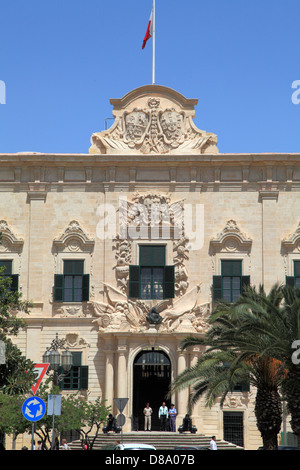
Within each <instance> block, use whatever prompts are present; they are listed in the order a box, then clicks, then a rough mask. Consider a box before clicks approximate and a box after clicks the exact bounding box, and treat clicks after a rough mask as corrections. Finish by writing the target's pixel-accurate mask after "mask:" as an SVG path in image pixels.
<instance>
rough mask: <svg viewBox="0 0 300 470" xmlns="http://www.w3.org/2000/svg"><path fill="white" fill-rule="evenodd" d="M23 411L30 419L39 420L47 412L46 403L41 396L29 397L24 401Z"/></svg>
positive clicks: (25, 416)
mask: <svg viewBox="0 0 300 470" xmlns="http://www.w3.org/2000/svg"><path fill="white" fill-rule="evenodd" d="M22 413H23V416H24V418H26V419H28V421H39V419H42V417H43V416H44V414H45V413H46V404H45V402H44V401H43V400H42V399H41V398H39V397H30V398H27V400H25V401H24V403H23V406H22Z"/></svg>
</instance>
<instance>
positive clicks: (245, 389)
mask: <svg viewBox="0 0 300 470" xmlns="http://www.w3.org/2000/svg"><path fill="white" fill-rule="evenodd" d="M241 392H250V383H249V382H243V383H241Z"/></svg>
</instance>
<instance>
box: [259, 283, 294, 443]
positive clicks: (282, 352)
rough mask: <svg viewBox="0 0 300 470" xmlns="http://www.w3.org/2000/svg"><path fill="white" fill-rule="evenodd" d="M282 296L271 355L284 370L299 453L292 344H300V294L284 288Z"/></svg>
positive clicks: (272, 332)
mask: <svg viewBox="0 0 300 470" xmlns="http://www.w3.org/2000/svg"><path fill="white" fill-rule="evenodd" d="M282 292H283V299H284V301H283V308H282V312H281V315H279V316H276V317H275V318H274V319H273V321H272V322H270V323H269V324H268V329H267V334H268V337H269V341H270V348H269V354H270V355H272V356H273V357H275V358H277V359H278V360H280V361H281V362H282V364H283V367H284V369H285V375H284V377H283V380H282V393H283V397H284V399H285V400H286V402H287V408H288V411H289V413H290V415H291V421H290V423H291V427H292V430H293V432H294V433H295V434H296V436H297V439H298V448H299V449H300V365H299V364H298V361H295V358H294V355H293V353H294V352H295V350H294V348H293V344H294V342H295V341H299V340H300V291H299V289H297V288H291V287H284V288H283V289H282Z"/></svg>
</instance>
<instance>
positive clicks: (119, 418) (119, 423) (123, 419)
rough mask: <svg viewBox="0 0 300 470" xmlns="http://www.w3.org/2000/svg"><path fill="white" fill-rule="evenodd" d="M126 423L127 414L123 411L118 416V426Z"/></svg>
mask: <svg viewBox="0 0 300 470" xmlns="http://www.w3.org/2000/svg"><path fill="white" fill-rule="evenodd" d="M125 423H126V418H125V416H124V415H123V414H122V413H121V414H120V415H118V416H117V425H118V426H124V424H125Z"/></svg>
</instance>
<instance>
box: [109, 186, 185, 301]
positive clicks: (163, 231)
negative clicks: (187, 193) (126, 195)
mask: <svg viewBox="0 0 300 470" xmlns="http://www.w3.org/2000/svg"><path fill="white" fill-rule="evenodd" d="M183 203H184V200H183V199H181V200H178V201H175V202H171V197H170V195H169V194H158V193H146V194H140V193H138V192H136V193H134V194H133V197H132V199H131V201H127V200H123V201H122V207H121V210H120V211H119V228H120V233H119V234H118V235H117V236H116V237H115V238H114V240H113V241H114V245H113V248H114V249H115V251H116V261H117V262H116V265H115V266H114V269H115V272H116V280H117V287H118V288H119V289H120V290H121V291H122V292H123V293H124V294H125V293H126V292H127V285H128V276H129V265H130V264H131V253H132V239H131V236H130V235H131V234H132V232H130V230H132V229H135V230H137V229H139V230H140V232H139V237H140V238H143V233H144V237H145V239H147V240H148V237H149V235H150V237H151V238H162V239H166V240H169V239H173V251H174V265H175V293H176V295H179V296H181V295H183V294H184V293H185V292H186V290H187V288H188V285H189V283H188V273H187V269H186V267H185V262H186V261H187V260H188V259H189V256H188V248H187V244H188V241H189V240H188V238H187V237H186V236H185V235H184V220H183V219H184V218H183V210H184V205H183ZM121 234H122V236H121Z"/></svg>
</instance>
